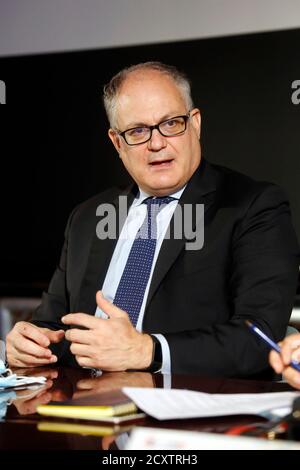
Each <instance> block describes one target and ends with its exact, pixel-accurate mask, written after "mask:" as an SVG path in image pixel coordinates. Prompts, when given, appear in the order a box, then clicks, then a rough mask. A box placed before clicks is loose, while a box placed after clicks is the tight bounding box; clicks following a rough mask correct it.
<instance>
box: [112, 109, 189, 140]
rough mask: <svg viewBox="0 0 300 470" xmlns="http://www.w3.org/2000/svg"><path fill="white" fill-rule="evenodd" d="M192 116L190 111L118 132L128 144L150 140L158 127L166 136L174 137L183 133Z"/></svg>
mask: <svg viewBox="0 0 300 470" xmlns="http://www.w3.org/2000/svg"><path fill="white" fill-rule="evenodd" d="M189 118H190V112H189V113H188V114H184V115H183V116H174V117H172V118H170V119H167V120H166V121H161V122H159V123H158V124H156V125H155V126H141V127H132V128H131V129H127V130H126V131H123V132H118V134H119V135H120V136H121V137H123V139H124V140H125V142H126V143H127V144H128V145H139V144H144V143H145V142H148V140H150V139H151V137H152V132H153V131H154V129H157V130H158V132H159V133H160V134H161V135H163V136H164V137H173V136H175V135H179V134H183V132H185V130H186V124H187V121H188V120H189Z"/></svg>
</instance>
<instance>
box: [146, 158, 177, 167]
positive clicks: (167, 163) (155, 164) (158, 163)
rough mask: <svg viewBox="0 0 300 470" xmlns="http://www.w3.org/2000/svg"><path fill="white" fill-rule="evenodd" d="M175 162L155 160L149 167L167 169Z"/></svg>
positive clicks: (170, 159) (171, 160)
mask: <svg viewBox="0 0 300 470" xmlns="http://www.w3.org/2000/svg"><path fill="white" fill-rule="evenodd" d="M172 162H173V158H169V159H165V160H154V161H153V162H150V163H149V165H150V166H152V167H155V168H167V167H169V166H170V165H171V163H172Z"/></svg>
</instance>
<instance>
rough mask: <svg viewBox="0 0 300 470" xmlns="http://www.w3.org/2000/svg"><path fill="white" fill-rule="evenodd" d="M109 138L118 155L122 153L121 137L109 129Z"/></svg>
mask: <svg viewBox="0 0 300 470" xmlns="http://www.w3.org/2000/svg"><path fill="white" fill-rule="evenodd" d="M108 137H109V138H110V140H111V141H112V143H113V144H114V147H115V149H116V151H117V152H118V153H120V150H121V145H120V136H119V135H118V134H117V133H116V131H114V130H113V129H109V131H108Z"/></svg>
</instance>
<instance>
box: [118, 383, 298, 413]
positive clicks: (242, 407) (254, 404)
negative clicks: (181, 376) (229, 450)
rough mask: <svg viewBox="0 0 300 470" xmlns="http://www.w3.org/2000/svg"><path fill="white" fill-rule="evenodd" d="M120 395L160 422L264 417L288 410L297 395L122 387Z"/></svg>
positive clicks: (287, 393) (290, 393)
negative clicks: (237, 416)
mask: <svg viewBox="0 0 300 470" xmlns="http://www.w3.org/2000/svg"><path fill="white" fill-rule="evenodd" d="M123 392H124V393H125V394H126V395H127V396H128V397H129V398H130V399H131V400H132V401H134V402H135V404H136V405H137V406H138V408H140V409H141V410H143V411H144V412H145V413H146V414H148V415H150V416H152V417H154V418H156V419H159V420H164V419H184V418H203V417H210V416H226V415H243V414H254V415H259V414H263V415H266V412H271V411H272V410H276V409H278V408H283V407H284V408H286V409H287V411H288V412H289V410H291V407H292V403H293V400H294V399H295V398H296V397H297V396H299V395H300V394H299V392H279V393H236V394H210V393H202V392H195V391H192V390H177V389H171V390H170V389H163V388H134V387H132V388H131V387H125V388H123Z"/></svg>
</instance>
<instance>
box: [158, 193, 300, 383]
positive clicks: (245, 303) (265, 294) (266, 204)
mask: <svg viewBox="0 0 300 470" xmlns="http://www.w3.org/2000/svg"><path fill="white" fill-rule="evenodd" d="M230 258H231V263H230V269H229V271H228V303H229V306H230V318H229V319H228V321H227V322H224V323H223V324H215V325H213V326H211V327H207V328H204V329H202V330H194V331H184V332H180V333H171V334H165V337H166V339H167V341H168V343H169V346H170V351H171V368H172V372H173V373H187V372H193V373H199V374H205V375H215V376H217V375H218V376H225V377H226V376H227V377H230V376H235V377H246V376H251V375H255V374H259V373H261V372H262V371H264V370H266V369H267V368H268V352H269V350H268V348H267V346H265V344H264V343H263V342H262V341H261V340H260V339H258V338H256V337H255V336H254V335H253V333H252V332H250V331H249V330H248V329H247V328H246V327H245V320H246V319H249V320H252V321H253V322H254V323H256V324H257V325H258V326H259V327H260V328H261V329H262V330H263V331H265V332H266V334H268V335H270V336H271V337H273V339H274V340H275V341H279V340H281V339H282V338H283V337H284V335H285V331H286V327H287V324H288V321H289V317H290V314H291V310H292V307H293V301H294V296H295V293H296V287H297V280H298V269H299V268H298V265H299V248H298V243H297V239H296V236H295V233H294V229H293V226H292V222H291V217H290V210H289V205H288V202H287V200H286V197H285V195H284V194H283V192H282V190H281V189H280V188H279V187H277V186H275V185H269V186H268V187H267V188H266V189H265V190H264V191H262V192H260V194H259V195H258V196H256V197H255V198H253V201H252V203H251V204H250V205H249V207H248V210H247V211H246V214H245V216H244V217H243V218H242V219H241V220H240V221H239V222H237V224H236V227H235V229H234V232H233V238H232V248H231V253H230ZM187 308H188V306H187ZM200 313H201V312H199V314H200ZM183 351H184V353H183Z"/></svg>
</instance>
